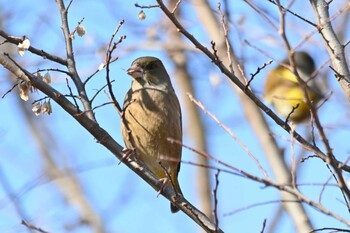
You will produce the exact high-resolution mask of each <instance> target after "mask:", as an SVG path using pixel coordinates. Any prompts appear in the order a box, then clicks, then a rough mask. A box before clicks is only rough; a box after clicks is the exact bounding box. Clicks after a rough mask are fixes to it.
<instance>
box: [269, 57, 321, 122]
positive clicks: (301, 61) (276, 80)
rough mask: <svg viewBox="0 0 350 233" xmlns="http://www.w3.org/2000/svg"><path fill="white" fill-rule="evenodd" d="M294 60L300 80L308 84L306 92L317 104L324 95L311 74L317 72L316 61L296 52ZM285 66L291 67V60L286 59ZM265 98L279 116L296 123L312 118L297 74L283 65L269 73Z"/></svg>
mask: <svg viewBox="0 0 350 233" xmlns="http://www.w3.org/2000/svg"><path fill="white" fill-rule="evenodd" d="M294 59H295V62H296V68H297V70H298V73H299V75H300V78H301V79H303V80H304V81H305V82H306V83H307V87H306V92H307V93H308V96H309V98H310V100H311V102H312V103H313V104H316V103H317V102H318V101H319V100H320V99H321V98H322V97H323V95H322V94H321V91H320V90H319V88H318V87H317V85H316V82H315V80H311V74H312V73H313V72H314V71H315V63H314V60H313V59H312V58H311V57H310V55H309V54H307V53H306V52H296V53H295V54H294ZM283 64H285V65H290V63H289V60H288V59H285V60H284V61H283ZM264 98H265V100H266V101H268V102H270V103H271V104H272V105H273V107H274V108H275V109H276V111H277V113H278V114H280V115H282V116H283V117H288V116H289V119H290V120H292V121H293V122H295V123H299V122H302V121H304V120H306V119H308V118H309V117H310V109H309V106H308V104H307V102H306V99H305V96H304V91H303V89H302V88H301V86H300V84H299V82H298V80H297V78H296V76H295V74H293V73H292V72H291V71H290V70H288V69H287V68H286V67H284V66H282V65H278V66H277V67H276V68H274V69H273V70H271V71H270V72H269V74H268V76H267V79H266V82H265V87H264ZM293 108H294V110H293ZM292 111H293V113H292Z"/></svg>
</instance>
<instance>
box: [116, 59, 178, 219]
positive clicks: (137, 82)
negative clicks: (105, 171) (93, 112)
mask: <svg viewBox="0 0 350 233" xmlns="http://www.w3.org/2000/svg"><path fill="white" fill-rule="evenodd" d="M127 73H128V74H129V75H130V76H131V77H132V83H131V88H130V89H129V90H128V92H127V93H126V96H125V100H124V104H123V113H122V120H121V128H122V135H123V140H124V143H125V146H126V148H127V149H129V150H133V151H134V152H135V156H136V159H138V160H141V161H142V162H143V163H144V164H145V166H147V168H148V169H150V170H151V171H152V172H153V173H154V174H155V175H156V176H157V177H158V178H159V179H160V180H162V181H163V182H164V181H165V182H167V183H168V184H170V185H171V186H172V187H173V189H174V191H175V193H176V195H182V191H181V189H180V185H179V181H178V174H179V171H180V161H181V154H182V146H181V144H179V143H172V142H170V141H169V140H168V139H169V138H170V139H174V140H177V141H179V142H182V117H181V108H180V103H179V100H178V98H177V96H176V94H175V91H174V88H173V86H172V84H171V80H170V77H169V75H168V73H167V71H166V69H165V67H164V65H163V63H162V62H161V60H160V59H158V58H156V57H150V56H145V57H139V58H137V59H136V60H134V61H133V62H132V64H131V67H130V68H129V69H128V70H127ZM170 204H171V205H170V210H171V212H172V213H176V212H177V211H179V209H178V207H176V206H175V205H174V204H172V203H170Z"/></svg>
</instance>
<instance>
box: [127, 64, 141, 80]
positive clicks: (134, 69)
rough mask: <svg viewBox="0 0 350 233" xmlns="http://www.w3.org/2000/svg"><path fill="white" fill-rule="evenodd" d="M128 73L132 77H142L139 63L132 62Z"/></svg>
mask: <svg viewBox="0 0 350 233" xmlns="http://www.w3.org/2000/svg"><path fill="white" fill-rule="evenodd" d="M127 72H128V75H131V77H133V78H134V79H137V78H142V74H143V69H142V68H141V67H140V66H139V64H137V63H135V64H133V65H132V66H131V67H130V68H129V69H128V70H127Z"/></svg>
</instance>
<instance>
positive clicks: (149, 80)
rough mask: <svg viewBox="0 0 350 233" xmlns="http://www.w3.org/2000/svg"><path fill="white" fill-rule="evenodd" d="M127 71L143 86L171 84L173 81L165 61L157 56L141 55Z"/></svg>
mask: <svg viewBox="0 0 350 233" xmlns="http://www.w3.org/2000/svg"><path fill="white" fill-rule="evenodd" d="M127 73H128V74H129V75H130V76H132V77H133V79H134V80H135V81H136V82H137V83H139V84H141V85H142V86H152V87H157V86H170V87H171V82H170V78H169V75H168V73H167V71H166V70H165V67H164V65H163V63H162V62H161V61H160V60H159V59H158V58H156V57H140V58H137V59H136V60H135V61H133V63H132V64H131V67H130V68H129V69H128V70H127Z"/></svg>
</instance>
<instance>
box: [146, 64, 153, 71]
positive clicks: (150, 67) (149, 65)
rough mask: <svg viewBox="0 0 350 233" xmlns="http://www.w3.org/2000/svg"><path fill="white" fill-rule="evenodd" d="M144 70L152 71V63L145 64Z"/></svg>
mask: <svg viewBox="0 0 350 233" xmlns="http://www.w3.org/2000/svg"><path fill="white" fill-rule="evenodd" d="M145 68H146V69H147V70H152V69H153V68H154V63H153V62H151V63H149V64H147V65H146V67H145Z"/></svg>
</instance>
